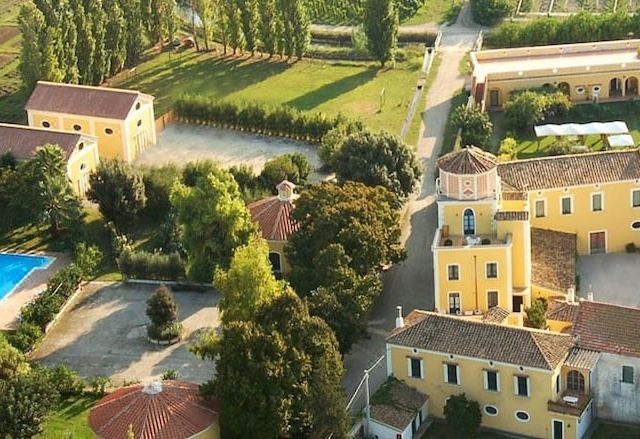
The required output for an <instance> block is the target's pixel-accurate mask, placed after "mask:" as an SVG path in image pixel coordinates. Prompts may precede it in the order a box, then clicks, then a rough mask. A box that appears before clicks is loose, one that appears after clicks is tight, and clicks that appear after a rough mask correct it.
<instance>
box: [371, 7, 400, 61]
mask: <svg viewBox="0 0 640 439" xmlns="http://www.w3.org/2000/svg"><path fill="white" fill-rule="evenodd" d="M398 26H399V18H398V9H397V6H396V2H395V0H367V3H366V5H365V10H364V32H365V34H366V36H367V48H368V49H369V52H370V53H371V55H373V57H374V58H375V59H377V60H378V61H380V65H382V67H384V66H385V64H386V63H387V62H389V61H391V62H393V61H394V60H395V51H396V47H397V44H398Z"/></svg>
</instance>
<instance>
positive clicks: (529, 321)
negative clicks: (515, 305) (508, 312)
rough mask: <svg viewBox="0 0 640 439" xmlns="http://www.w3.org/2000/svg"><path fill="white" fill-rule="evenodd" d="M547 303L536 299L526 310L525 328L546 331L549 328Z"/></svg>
mask: <svg viewBox="0 0 640 439" xmlns="http://www.w3.org/2000/svg"><path fill="white" fill-rule="evenodd" d="M546 312H547V301H546V300H544V299H536V300H535V301H534V302H533V303H532V304H531V306H530V307H529V308H526V309H525V310H524V314H525V316H524V326H526V327H528V328H537V329H545V328H546V327H547V319H546V317H545V314H546Z"/></svg>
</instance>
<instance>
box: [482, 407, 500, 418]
mask: <svg viewBox="0 0 640 439" xmlns="http://www.w3.org/2000/svg"><path fill="white" fill-rule="evenodd" d="M487 407H493V408H494V409H496V413H495V415H492V414H491V413H489V412H487ZM482 413H484V414H485V415H487V416H492V417H496V416H498V415H499V414H500V410H498V407H496V406H495V405H493V404H485V405H484V407H482Z"/></svg>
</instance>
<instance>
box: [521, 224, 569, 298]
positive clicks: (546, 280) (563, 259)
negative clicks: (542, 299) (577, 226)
mask: <svg viewBox="0 0 640 439" xmlns="http://www.w3.org/2000/svg"><path fill="white" fill-rule="evenodd" d="M531 277H532V280H531V282H532V283H533V284H534V285H538V286H541V287H544V288H549V289H551V290H554V291H559V292H562V293H566V291H567V290H568V289H569V288H573V287H574V286H575V283H576V235H574V234H573V233H563V232H556V231H553V230H545V229H538V228H535V227H532V228H531Z"/></svg>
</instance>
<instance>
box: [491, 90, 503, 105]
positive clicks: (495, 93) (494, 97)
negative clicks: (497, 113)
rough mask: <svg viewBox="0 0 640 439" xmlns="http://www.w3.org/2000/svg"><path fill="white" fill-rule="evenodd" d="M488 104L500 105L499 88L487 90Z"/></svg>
mask: <svg viewBox="0 0 640 439" xmlns="http://www.w3.org/2000/svg"><path fill="white" fill-rule="evenodd" d="M489 105H490V106H492V107H499V106H500V90H491V91H489Z"/></svg>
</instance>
